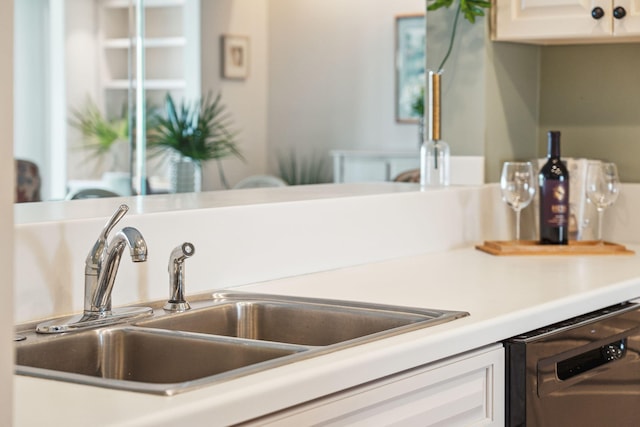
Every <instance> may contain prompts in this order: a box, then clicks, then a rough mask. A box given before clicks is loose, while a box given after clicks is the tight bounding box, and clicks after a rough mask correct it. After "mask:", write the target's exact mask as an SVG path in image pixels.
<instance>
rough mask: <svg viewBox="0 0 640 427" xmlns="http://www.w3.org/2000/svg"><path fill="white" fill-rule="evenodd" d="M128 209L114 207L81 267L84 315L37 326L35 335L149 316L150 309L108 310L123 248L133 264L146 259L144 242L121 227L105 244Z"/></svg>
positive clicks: (136, 233)
mask: <svg viewBox="0 0 640 427" xmlns="http://www.w3.org/2000/svg"><path fill="white" fill-rule="evenodd" d="M128 210H129V207H128V206H127V205H124V204H123V205H120V206H119V207H118V209H117V210H116V212H115V213H114V214H113V216H112V217H111V219H109V221H107V223H106V225H105V226H104V228H103V230H102V232H101V233H100V235H99V236H98V239H97V240H96V242H95V244H94V245H93V248H92V249H91V251H89V254H88V255H87V258H86V260H85V267H84V313H83V314H82V315H81V316H74V317H70V318H67V319H63V320H53V321H50V322H46V323H41V324H39V325H38V326H37V328H36V331H37V332H41V333H57V332H67V331H69V330H76V329H87V328H93V327H97V326H103V325H106V324H112V323H117V322H121V321H124V320H129V319H132V318H136V317H140V316H146V315H149V314H151V313H152V309H151V308H148V307H124V308H120V309H117V310H112V309H111V292H112V290H113V284H114V282H115V278H116V273H117V272H118V267H119V265H120V259H121V258H122V253H123V252H124V248H125V247H126V246H128V247H129V250H130V253H131V260H132V261H133V262H143V261H146V260H147V243H146V242H145V240H144V238H143V237H142V234H141V233H140V232H139V231H138V230H137V229H135V228H133V227H125V228H123V229H122V230H120V231H118V232H117V233H116V235H115V236H114V237H113V239H112V240H111V242H110V243H109V241H108V238H109V233H110V232H111V230H112V229H113V227H115V225H116V224H117V223H118V221H120V220H121V219H122V217H123V216H124V215H125V214H126V213H127V211H128Z"/></svg>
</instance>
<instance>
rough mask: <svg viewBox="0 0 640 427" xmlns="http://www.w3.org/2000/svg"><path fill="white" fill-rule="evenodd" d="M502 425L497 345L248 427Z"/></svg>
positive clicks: (501, 356) (499, 350)
mask: <svg viewBox="0 0 640 427" xmlns="http://www.w3.org/2000/svg"><path fill="white" fill-rule="evenodd" d="M317 424H322V425H323V426H344V425H349V426H382V425H402V426H413V425H415V426H430V425H440V426H443V425H446V426H450V427H455V426H465V427H468V426H503V425H504V349H503V347H502V345H498V344H496V345H493V346H489V347H485V348H482V349H479V350H475V351H473V352H470V353H465V354H463V355H459V356H456V357H452V358H450V359H447V360H444V361H441V362H437V363H433V364H429V365H426V366H423V367H419V368H416V369H412V370H410V371H407V372H404V373H401V374H397V375H393V376H391V377H387V378H383V379H380V380H378V381H374V382H371V383H369V384H366V385H362V386H359V387H355V388H353V389H350V390H346V391H343V392H340V393H336V394H334V395H331V396H327V397H324V398H321V399H317V400H315V401H312V402H309V403H305V404H302V405H299V406H296V407H294V408H290V409H287V410H284V411H281V412H278V413H276V414H272V415H269V416H266V417H262V418H260V419H257V420H254V421H253V422H250V423H247V424H246V425H254V426H257V425H260V426H268V425H277V426H301V425H317Z"/></svg>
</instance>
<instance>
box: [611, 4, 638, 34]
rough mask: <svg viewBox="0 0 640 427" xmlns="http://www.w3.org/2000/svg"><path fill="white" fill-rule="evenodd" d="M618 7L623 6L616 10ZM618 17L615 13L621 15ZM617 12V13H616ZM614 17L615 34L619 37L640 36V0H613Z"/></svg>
mask: <svg viewBox="0 0 640 427" xmlns="http://www.w3.org/2000/svg"><path fill="white" fill-rule="evenodd" d="M616 8H622V9H619V10H616ZM620 11H622V14H623V15H624V16H623V17H621V18H616V17H615V15H617V16H621V14H620ZM614 12H615V13H614ZM611 15H613V16H614V18H613V35H614V36H616V37H619V38H625V37H635V39H636V40H637V37H638V36H640V0H613V8H612V11H611Z"/></svg>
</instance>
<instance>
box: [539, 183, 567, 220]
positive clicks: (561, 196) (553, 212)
mask: <svg viewBox="0 0 640 427" xmlns="http://www.w3.org/2000/svg"><path fill="white" fill-rule="evenodd" d="M542 194H543V195H544V196H543V200H542V211H541V212H540V214H541V215H542V220H543V221H544V223H545V224H547V225H548V226H550V227H565V226H566V225H567V223H568V218H569V191H568V189H567V183H566V182H564V181H554V180H547V181H545V183H544V190H543V192H542Z"/></svg>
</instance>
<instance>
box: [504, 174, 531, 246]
mask: <svg viewBox="0 0 640 427" xmlns="http://www.w3.org/2000/svg"><path fill="white" fill-rule="evenodd" d="M500 190H501V192H502V200H504V201H505V202H506V203H507V205H509V206H511V208H512V209H513V210H514V211H515V213H516V240H520V211H522V209H524V208H526V207H527V206H529V203H531V201H532V200H533V196H534V195H535V194H536V177H535V176H534V175H533V166H532V165H531V162H505V163H504V165H503V166H502V175H501V176H500Z"/></svg>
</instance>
